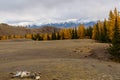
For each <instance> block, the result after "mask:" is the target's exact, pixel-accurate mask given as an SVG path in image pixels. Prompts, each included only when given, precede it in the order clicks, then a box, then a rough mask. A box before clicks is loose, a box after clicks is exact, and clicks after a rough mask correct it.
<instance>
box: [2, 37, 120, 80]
mask: <svg viewBox="0 0 120 80" xmlns="http://www.w3.org/2000/svg"><path fill="white" fill-rule="evenodd" d="M108 46H109V44H106V43H99V42H97V41H95V40H91V39H78V40H55V41H33V40H1V41H0V80H31V79H12V78H11V77H10V74H9V73H11V72H14V71H21V70H27V71H31V72H41V79H40V80H55V79H56V80H120V63H115V62H113V61H111V60H110V59H109V58H110V55H109V54H108V52H107V48H108Z"/></svg>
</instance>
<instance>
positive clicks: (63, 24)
mask: <svg viewBox="0 0 120 80" xmlns="http://www.w3.org/2000/svg"><path fill="white" fill-rule="evenodd" d="M95 23H96V21H90V22H78V21H67V22H60V23H48V24H42V25H35V24H34V25H30V26H29V27H30V28H39V27H42V26H54V27H59V28H61V27H65V28H69V27H77V26H79V25H80V24H84V25H85V27H88V26H93V25H94V24H95Z"/></svg>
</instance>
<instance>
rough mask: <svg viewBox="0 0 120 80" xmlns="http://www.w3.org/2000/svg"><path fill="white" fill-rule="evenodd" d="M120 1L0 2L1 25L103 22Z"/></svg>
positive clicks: (50, 0)
mask: <svg viewBox="0 0 120 80" xmlns="http://www.w3.org/2000/svg"><path fill="white" fill-rule="evenodd" d="M115 7H116V8H117V9H118V10H120V0H0V23H3V22H4V23H9V24H19V25H23V24H33V23H34V24H41V23H51V22H62V21H70V20H77V19H83V20H86V21H90V20H103V19H104V18H107V17H108V14H109V11H110V10H113V9H114V8H115Z"/></svg>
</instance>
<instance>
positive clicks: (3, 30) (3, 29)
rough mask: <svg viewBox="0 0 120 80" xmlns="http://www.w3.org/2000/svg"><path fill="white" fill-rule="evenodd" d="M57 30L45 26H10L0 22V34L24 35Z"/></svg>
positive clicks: (56, 29) (57, 29)
mask: <svg viewBox="0 0 120 80" xmlns="http://www.w3.org/2000/svg"><path fill="white" fill-rule="evenodd" d="M54 31H56V32H57V31H59V28H55V27H50V26H45V27H41V28H36V29H34V28H32V29H31V28H26V27H22V26H10V25H8V24H0V36H2V35H7V36H8V35H25V34H36V33H52V32H54Z"/></svg>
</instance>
